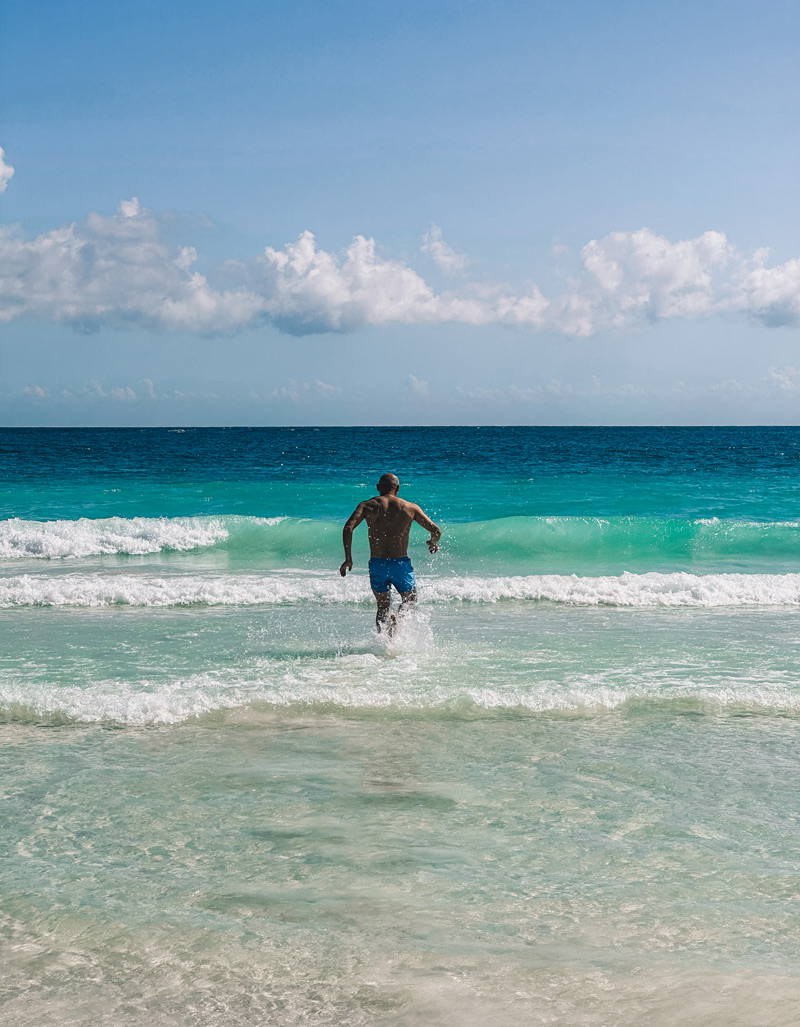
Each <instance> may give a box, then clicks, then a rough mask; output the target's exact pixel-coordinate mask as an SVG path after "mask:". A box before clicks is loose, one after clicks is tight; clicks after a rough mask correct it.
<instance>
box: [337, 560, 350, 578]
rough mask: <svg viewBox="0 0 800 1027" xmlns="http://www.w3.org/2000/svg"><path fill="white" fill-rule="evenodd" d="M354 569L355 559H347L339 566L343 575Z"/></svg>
mask: <svg viewBox="0 0 800 1027" xmlns="http://www.w3.org/2000/svg"><path fill="white" fill-rule="evenodd" d="M352 569H353V561H352V560H345V562H344V563H343V564H342V566H341V567H340V568H339V573H340V574H341V576H342V577H344V576H345V574H347V572H348V571H351V570H352Z"/></svg>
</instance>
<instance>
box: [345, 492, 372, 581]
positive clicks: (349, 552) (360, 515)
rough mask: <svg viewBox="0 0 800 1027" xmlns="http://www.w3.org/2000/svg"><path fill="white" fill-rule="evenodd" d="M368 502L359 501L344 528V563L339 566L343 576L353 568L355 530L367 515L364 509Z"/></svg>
mask: <svg viewBox="0 0 800 1027" xmlns="http://www.w3.org/2000/svg"><path fill="white" fill-rule="evenodd" d="M365 505H366V504H364V503H359V504H358V506H357V507H356V508H355V510H354V511H353V512H352V513H351V514H350V516H349V517H348V518H347V522H346V523H345V526H344V528H343V530H342V542H343V543H344V563H343V564H342V566H341V567H340V568H339V573H340V574H341V576H342V577H344V576H345V574H347V572H348V571H351V570H352V569H353V530H354V529H355V528H357V527H358V526H359V524H361V522H362V521H363V520H364V517H365V516H366V512H365V510H364V507H365Z"/></svg>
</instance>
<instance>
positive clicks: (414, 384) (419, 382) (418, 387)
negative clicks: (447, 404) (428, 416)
mask: <svg viewBox="0 0 800 1027" xmlns="http://www.w3.org/2000/svg"><path fill="white" fill-rule="evenodd" d="M406 386H407V388H408V390H409V392H410V393H411V394H412V395H414V396H417V397H418V398H419V399H425V397H426V396H427V395H428V383H427V381H426V380H425V379H424V378H417V376H416V375H414V374H410V375H409V376H408V381H407V382H406Z"/></svg>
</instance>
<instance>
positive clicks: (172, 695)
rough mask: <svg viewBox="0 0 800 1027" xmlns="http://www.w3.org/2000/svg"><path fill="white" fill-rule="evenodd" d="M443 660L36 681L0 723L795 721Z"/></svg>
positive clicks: (745, 695) (645, 684)
mask: <svg viewBox="0 0 800 1027" xmlns="http://www.w3.org/2000/svg"><path fill="white" fill-rule="evenodd" d="M444 655H445V659H442V655H441V654H438V657H439V658H438V659H437V653H436V652H433V653H426V652H424V651H419V650H418V649H416V648H415V647H414V646H411V647H409V648H408V649H407V650H405V651H404V650H403V648H402V647H398V648H395V649H394V651H393V652H389V653H387V652H386V651H385V650H384V651H381V652H361V653H349V654H348V653H346V654H343V655H342V656H339V657H336V658H335V659H315V660H292V661H289V662H288V663H287V662H279V661H275V662H270V663H265V664H264V665H263V666H262V667H260V668H255V667H251V668H248V669H247V670H246V671H239V672H236V671H233V670H228V671H217V672H214V671H209V672H206V673H196V674H189V675H187V676H185V677H178V678H173V679H167V680H155V679H139V680H128V681H125V680H119V679H113V680H99V681H96V682H93V683H92V684H90V685H86V686H83V687H81V686H78V685H72V684H63V683H55V682H47V681H43V680H37V681H22V680H17V681H15V680H9V679H6V680H0V722H7V721H9V720H17V721H22V722H31V721H36V720H40V719H45V720H47V719H50V720H57V721H58V720H66V721H72V722H76V723H83V724H99V723H115V724H124V725H127V726H131V727H143V726H146V725H155V724H181V723H185V722H186V721H188V720H190V719H192V718H195V717H203V716H207V715H209V714H215V713H230V712H233V711H240V715H241V716H244V717H245V718H247V717H258V716H259V713H260V711H270V710H272V711H276V710H282V709H283V710H286V709H290V708H298V707H301V708H305V709H311V708H317V709H347V710H401V711H406V712H411V711H421V712H424V711H430V712H436V711H440V712H444V713H448V712H449V713H455V714H467V715H469V714H470V713H471V712H474V713H478V712H480V711H485V712H491V711H499V710H517V711H520V712H528V713H568V712H570V711H572V712H579V711H582V712H583V713H585V714H591V713H593V712H595V713H599V712H602V711H604V710H613V709H619V708H620V707H623V706H626V705H631V704H637V703H645V704H659V705H664V704H672V705H673V706H675V705H677V706H679V707H684V708H685V707H686V706H689V707H690V708H692V709H696V710H701V709H706V710H709V711H723V710H726V709H727V710H748V711H750V712H752V713H757V712H764V713H769V712H775V711H783V712H785V713H790V714H797V713H799V712H800V692H798V691H797V689H796V688H793V687H791V685H790V684H787V683H786V682H781V681H765V680H763V678H757V677H755V676H754V677H753V678H752V679H750V678H745V679H737V680H719V679H717V678H713V679H710V680H708V681H702V682H701V681H698V680H696V679H693V678H692V677H691V676H686V677H682V676H679V675H674V674H673V675H666V676H665V675H656V676H655V677H654V678H653V679H652V680H647V679H646V677H644V676H643V675H642V674H641V669H642V668H641V667H639V668H636V667H633V668H628V670H627V672H625V673H623V674H621V673H620V671H619V669H617V668H615V669H614V670H613V671H609V672H607V673H602V672H600V673H595V674H578V675H568V674H567V675H564V676H563V677H559V678H556V679H553V678H548V677H538V676H537V675H535V674H532V675H531V678H530V680H529V681H528V682H526V683H525V684H522V683H520V681H519V678H518V676H516V675H512V676H511V677H510V678H509V679H508V680H505V681H504V680H502V674H499V675H496V676H495V678H494V680H493V681H492V682H491V683H490V684H479V683H477V682H474V681H473V682H472V683H468V682H464V681H462V680H456V679H454V678H453V677H452V675H451V676H450V678H448V666H449V665H450V660H451V657H452V654H451V653H446V654H444Z"/></svg>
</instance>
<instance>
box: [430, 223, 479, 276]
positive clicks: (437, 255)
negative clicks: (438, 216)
mask: <svg viewBox="0 0 800 1027" xmlns="http://www.w3.org/2000/svg"><path fill="white" fill-rule="evenodd" d="M422 252H423V253H427V254H429V255H430V256H431V257H432V258H433V259H434V261H435V262H436V263H437V264H438V265H439V267H440V268H441V269H442V271H445V272H446V273H447V274H455V273H456V272H458V271H464V270H465V269H466V268H467V267H469V263H470V261H469V257H468V256H467V255H466V254H465V253H459V252H458V251H457V250H454V249H453V248H452V246H448V245H447V243H446V242H445V241H444V239H443V238H442V230H441V228H440V227H439V226H438V225H431V227H430V229H429V230H428V231H427V232H426V233H425V235H423V237H422Z"/></svg>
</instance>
